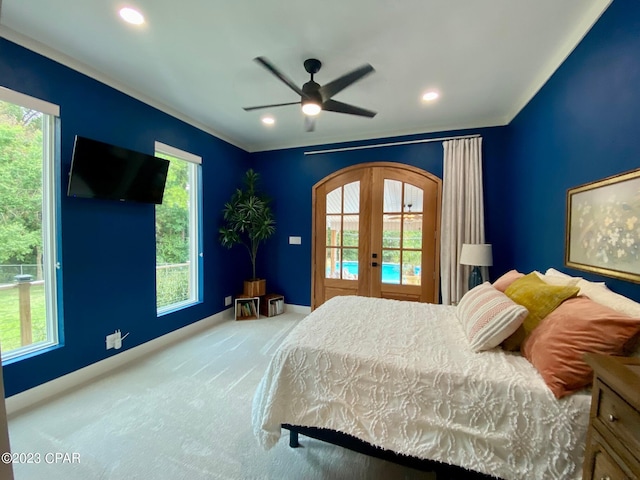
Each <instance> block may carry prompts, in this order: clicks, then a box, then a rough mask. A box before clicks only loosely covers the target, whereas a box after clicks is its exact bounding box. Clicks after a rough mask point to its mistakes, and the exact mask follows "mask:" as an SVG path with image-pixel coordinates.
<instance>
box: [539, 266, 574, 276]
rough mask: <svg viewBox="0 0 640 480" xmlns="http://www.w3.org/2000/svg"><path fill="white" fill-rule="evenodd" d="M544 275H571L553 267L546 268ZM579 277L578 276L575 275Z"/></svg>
mask: <svg viewBox="0 0 640 480" xmlns="http://www.w3.org/2000/svg"><path fill="white" fill-rule="evenodd" d="M544 274H545V275H549V276H551V277H563V278H571V275H567V274H566V273H563V272H561V271H559V270H556V269H555V268H547V271H546V272H544ZM577 278H579V277H577Z"/></svg>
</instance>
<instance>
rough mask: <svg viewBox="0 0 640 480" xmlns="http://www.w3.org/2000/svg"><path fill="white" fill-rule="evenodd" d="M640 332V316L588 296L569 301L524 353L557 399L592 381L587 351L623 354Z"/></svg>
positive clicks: (544, 324)
mask: <svg viewBox="0 0 640 480" xmlns="http://www.w3.org/2000/svg"><path fill="white" fill-rule="evenodd" d="M638 332H640V318H632V317H630V316H628V315H624V314H622V313H620V312H616V311H615V310H613V309H611V308H609V307H605V306H604V305H600V304H598V303H596V302H594V301H593V300H590V299H589V298H587V297H576V298H570V299H568V300H566V301H565V302H564V303H562V305H560V306H559V307H558V308H556V309H555V310H554V311H553V312H551V313H550V314H549V315H548V316H547V318H545V319H544V320H543V321H542V322H541V323H540V326H538V328H536V329H535V330H534V331H533V332H532V333H531V335H530V336H529V337H528V338H527V339H526V340H525V341H524V343H523V345H522V353H523V354H524V356H525V357H526V359H527V360H529V361H530V362H531V363H532V364H533V366H534V367H535V368H536V369H537V370H538V372H540V375H542V378H543V379H544V381H545V383H546V384H547V386H548V387H549V388H550V389H551V391H552V392H553V394H554V395H555V396H556V397H557V398H561V397H563V396H565V395H568V394H570V393H573V392H575V391H577V390H580V389H582V388H584V387H586V386H587V385H589V384H590V383H591V380H592V375H593V372H592V370H591V367H589V365H587V364H586V363H585V361H584V360H583V356H584V354H585V353H600V354H604V355H620V354H621V353H622V349H623V347H624V345H625V343H627V342H628V341H629V339H630V338H631V337H633V336H634V335H636V334H638Z"/></svg>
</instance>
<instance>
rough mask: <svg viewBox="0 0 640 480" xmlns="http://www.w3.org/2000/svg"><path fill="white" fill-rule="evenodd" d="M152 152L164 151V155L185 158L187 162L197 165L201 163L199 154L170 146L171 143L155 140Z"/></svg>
mask: <svg viewBox="0 0 640 480" xmlns="http://www.w3.org/2000/svg"><path fill="white" fill-rule="evenodd" d="M154 149H155V150H154V152H160V153H164V154H166V155H171V156H172V157H177V158H179V159H180V160H186V161H187V162H191V163H197V164H198V165H202V157H201V156H200V155H195V154H193V153H190V152H185V151H184V150H180V149H179V148H176V147H172V146H171V145H167V144H166V143H162V142H155V144H154Z"/></svg>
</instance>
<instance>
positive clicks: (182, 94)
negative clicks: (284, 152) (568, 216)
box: [0, 0, 611, 151]
mask: <svg viewBox="0 0 640 480" xmlns="http://www.w3.org/2000/svg"><path fill="white" fill-rule="evenodd" d="M0 2H1V5H0V8H1V10H0V36H3V37H5V38H7V39H9V40H12V41H15V42H17V43H20V44H22V45H24V46H26V47H28V48H31V49H32V50H35V51H37V52H39V53H43V54H45V55H47V56H48V57H51V58H53V59H55V60H57V61H60V62H62V63H64V64H66V65H69V66H71V67H72V68H74V69H76V70H79V71H81V72H83V73H85V74H88V75H90V76H92V77H94V78H97V79H98V80H100V81H103V82H104V83H107V84H108V85H111V86H113V87H115V88H118V89H119V90H121V91H123V92H125V93H127V94H130V95H132V96H134V97H137V98H139V99H141V100H143V101H145V102H146V103H149V104H151V105H153V106H156V107H158V108H160V109H161V110H164V111H166V112H168V113H170V114H172V115H174V116H176V117H178V118H181V119H183V120H185V121H187V122H189V123H191V124H193V125H195V126H197V127H199V128H202V129H203V130H206V131H208V132H211V133H213V134H215V135H217V136H218V137H220V138H223V139H225V140H227V141H229V142H231V143H233V144H235V145H237V146H239V147H241V148H243V149H245V150H247V151H260V150H272V149H278V148H286V147H294V146H304V145H315V144H324V143H332V142H339V141H347V140H360V139H368V138H379V137H387V136H392V135H402V134H412V133H423V132H433V131H442V130H450V129H463V128H476V127H483V126H494V125H505V124H507V123H509V122H510V121H511V120H512V119H513V117H514V116H515V115H516V114H517V113H518V112H519V111H520V110H521V109H522V107H524V106H525V105H526V103H527V102H528V101H529V100H530V99H531V97H532V96H533V95H534V94H535V93H536V92H537V90H538V89H539V88H540V87H541V86H542V85H543V84H544V82H545V81H546V80H547V79H548V78H549V76H550V75H551V74H552V73H553V72H554V71H555V70H556V68H557V67H558V66H559V65H560V64H561V63H562V61H563V60H564V59H565V58H566V56H567V55H568V54H569V53H570V52H571V51H572V50H573V48H574V47H575V45H576V44H577V43H578V42H579V41H580V40H581V38H582V37H583V36H584V34H585V33H586V32H587V31H588V30H589V28H590V27H591V26H592V25H593V23H595V21H596V20H597V18H598V17H599V16H600V14H601V13H602V12H603V11H604V10H605V9H606V8H607V6H608V5H609V3H610V2H611V0H561V1H559V0H483V1H479V0H396V1H392V0H324V1H322V2H318V1H314V2H311V1H307V0H271V1H260V0H232V1H229V0H180V1H175V0H133V1H131V2H129V5H133V6H135V7H137V8H139V9H140V10H141V11H142V12H143V14H144V15H145V17H146V24H145V25H144V26H143V27H141V28H140V27H134V26H132V25H128V24H125V23H123V22H122V21H121V20H120V18H119V16H118V13H117V10H118V8H119V7H121V6H123V5H125V3H123V2H121V1H120V0H55V1H51V0H0ZM257 56H265V57H267V58H268V59H269V60H270V61H271V62H273V63H274V64H275V65H276V66H277V67H278V68H279V69H280V70H281V71H282V72H283V73H285V74H286V75H287V76H288V77H289V78H291V79H292V80H293V81H294V83H296V84H298V85H300V86H302V84H303V83H305V82H306V81H307V80H308V79H309V76H308V74H307V73H306V72H305V70H304V68H303V65H302V64H303V61H304V60H305V59H307V58H310V57H315V58H318V59H319V60H321V61H322V63H323V66H322V69H321V70H320V72H319V73H318V74H317V75H316V76H315V80H316V81H317V82H318V83H320V84H321V85H322V84H325V83H327V82H329V81H331V80H333V79H335V78H337V77H339V76H341V75H343V74H345V73H347V72H349V71H351V70H353V69H355V68H356V67H359V66H360V65H362V64H365V63H370V64H371V65H372V66H373V67H374V68H375V70H376V71H375V73H373V74H370V75H369V76H367V77H365V78H363V79H362V80H360V81H359V82H357V83H355V84H354V85H352V86H350V87H348V88H347V89H345V90H343V91H342V92H340V93H338V94H337V95H336V96H335V97H334V98H335V99H336V100H339V101H342V102H346V103H351V104H354V105H357V106H360V107H363V108H366V109H370V110H374V111H377V112H378V115H377V116H376V117H375V118H373V119H368V118H363V117H357V116H352V115H345V114H339V113H333V112H321V113H320V115H319V118H318V120H317V124H316V130H315V132H311V133H309V132H305V131H304V128H303V123H304V122H303V115H302V112H301V111H300V108H299V107H298V106H295V105H294V106H286V107H280V108H272V109H268V110H260V111H254V112H246V111H244V110H243V109H242V107H246V106H253V105H264V104H272V103H280V102H295V101H298V100H299V99H300V98H299V97H298V96H297V95H296V93H294V92H293V90H291V89H289V88H288V87H287V86H286V85H285V84H283V83H281V82H280V81H279V80H278V79H277V78H276V77H274V76H273V75H271V74H270V73H269V72H268V71H267V70H265V69H264V68H263V67H261V66H260V65H259V64H257V63H256V62H254V61H253V59H254V58H255V57H257ZM0 83H1V80H0ZM427 89H436V90H438V91H439V92H440V93H441V97H440V99H438V100H437V101H436V102H434V103H432V104H428V105H427V104H424V103H423V102H421V96H422V94H423V93H424V92H425V91H426V90H427ZM266 113H270V114H272V115H273V116H274V117H275V119H276V123H275V125H274V126H272V127H266V126H264V125H263V124H262V123H261V121H260V118H261V116H262V115H264V114H266Z"/></svg>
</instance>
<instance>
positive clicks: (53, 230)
mask: <svg viewBox="0 0 640 480" xmlns="http://www.w3.org/2000/svg"><path fill="white" fill-rule="evenodd" d="M0 100H2V101H4V102H9V103H13V104H14V105H19V106H21V107H24V108H29V109H31V110H37V111H39V112H41V113H44V114H45V115H47V117H46V120H47V121H43V123H42V139H43V145H42V155H43V162H42V205H43V207H42V214H43V215H42V216H43V224H42V229H43V262H42V274H43V277H44V287H45V299H46V300H45V319H46V326H47V340H46V341H43V342H37V343H32V344H31V345H25V346H24V347H19V348H16V349H14V350H11V351H10V352H3V353H2V362H3V363H5V362H7V361H9V360H14V359H19V357H22V356H24V355H28V354H30V353H34V352H38V351H40V350H44V349H45V348H49V347H53V346H56V345H58V344H59V343H60V340H59V334H58V320H59V319H58V286H57V283H58V278H57V270H59V269H60V261H59V260H58V253H57V252H58V247H57V231H58V229H57V225H58V222H57V216H56V213H57V204H56V198H57V190H56V179H57V176H56V174H55V172H56V151H55V146H56V142H55V138H56V122H57V119H58V118H59V117H60V107H59V106H58V105H54V104H53V103H49V102H46V101H44V100H40V99H38V98H35V97H30V96H29V95H25V94H23V93H20V92H15V91H13V90H9V89H8V88H5V87H0ZM45 232H46V233H45Z"/></svg>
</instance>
